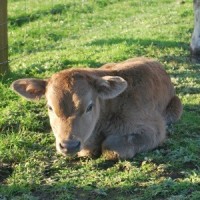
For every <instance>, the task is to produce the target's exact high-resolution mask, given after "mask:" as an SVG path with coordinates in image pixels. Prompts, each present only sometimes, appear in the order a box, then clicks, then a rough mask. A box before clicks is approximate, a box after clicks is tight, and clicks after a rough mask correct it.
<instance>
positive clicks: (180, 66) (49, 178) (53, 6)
mask: <svg viewBox="0 0 200 200" xmlns="http://www.w3.org/2000/svg"><path fill="white" fill-rule="evenodd" d="M8 11H9V13H8V14H9V55H10V67H11V73H10V74H8V75H6V76H3V77H1V79H0V110H1V115H0V132H1V133H0V199H3V200H7V199H12V200H40V199H48V200H49V199H50V200H51V199H52V200H53V199H58V200H62V199H63V200H67V199H69V200H73V199H80V200H90V199H91V200H93V199H97V200H100V199H105V200H110V199H115V200H124V199H126V200H151V199H153V200H161V199H167V200H186V199H188V200H198V199H200V158H199V155H200V148H199V147H200V134H199V133H200V106H199V105H200V65H197V64H194V63H191V62H190V60H189V43H190V39H191V33H192V30H193V5H192V1H189V0H185V1H181V0H177V1H174V0H148V1H138V0H95V1H92V0H85V1H81V0H76V1H72V0H53V1H47V0H38V1H30V0H26V1H24V0H9V4H8ZM137 56H147V57H153V58H155V59H157V60H159V61H160V62H162V63H163V65H164V67H165V69H166V70H167V72H168V73H169V74H170V75H171V77H172V81H173V83H174V85H175V87H176V90H177V93H178V95H179V97H180V98H181V100H182V102H183V104H184V113H183V116H182V119H181V120H180V121H179V122H178V123H177V124H175V125H173V126H172V127H170V128H169V130H168V132H169V134H168V139H167V140H166V142H165V143H164V144H163V145H161V146H160V147H159V148H157V149H156V150H154V151H151V152H148V153H143V154H140V155H137V156H136V157H135V158H134V159H132V160H127V161H118V162H116V161H108V160H105V159H104V158H102V157H101V158H99V159H96V160H92V159H78V158H64V157H62V156H59V155H57V154H56V151H55V144H54V137H53V134H52V132H51V129H50V126H49V121H48V116H47V111H46V108H45V102H44V101H42V102H39V103H33V102H27V101H25V100H24V99H22V98H20V97H18V96H17V95H16V94H14V93H13V92H12V91H11V90H10V84H11V82H12V81H14V80H16V79H18V78H22V77H49V76H50V75H52V74H53V73H55V72H57V71H59V70H61V69H64V68H70V67H82V66H83V67H94V68H96V67H99V66H101V65H102V64H104V63H107V62H117V61H122V60H125V59H128V58H131V57H137Z"/></svg>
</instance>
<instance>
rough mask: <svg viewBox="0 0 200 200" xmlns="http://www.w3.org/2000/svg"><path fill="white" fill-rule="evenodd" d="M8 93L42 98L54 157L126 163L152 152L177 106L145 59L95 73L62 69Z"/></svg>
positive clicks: (163, 76) (162, 76)
mask: <svg viewBox="0 0 200 200" xmlns="http://www.w3.org/2000/svg"><path fill="white" fill-rule="evenodd" d="M12 88H13V89H14V90H15V91H16V92H17V93H18V94H20V95H22V96H24V97H25V98H27V99H29V100H37V99H40V97H42V96H43V95H45V97H46V100H47V105H48V112H49V118H50V124H51V127H52V129H53V132H54V135H55V138H56V148H57V151H58V152H60V153H62V154H64V155H67V154H75V153H78V155H79V156H99V155H100V154H101V153H102V152H104V151H105V152H111V153H113V154H114V155H115V156H117V157H119V158H122V159H126V158H132V157H133V156H134V155H135V154H136V153H139V152H142V151H147V150H150V149H153V148H155V147H157V146H158V145H159V144H160V143H162V142H163V141H164V139H165V137H166V125H167V124H170V123H173V122H175V121H177V120H178V119H179V118H180V116H181V114H182V104H181V102H180V100H179V98H178V97H177V96H176V95H175V91H174V87H173V85H172V83H171V81H170V78H169V76H168V75H167V73H166V72H165V70H164V69H163V68H162V66H161V64H160V63H158V62H157V61H154V60H151V59H147V58H137V59H130V60H127V61H124V62H121V63H111V64H106V65H104V66H102V67H101V68H99V69H67V70H63V71H61V72H58V73H56V74H54V75H53V76H52V77H51V78H49V79H44V80H39V79H20V80H17V81H15V82H14V83H13V84H12Z"/></svg>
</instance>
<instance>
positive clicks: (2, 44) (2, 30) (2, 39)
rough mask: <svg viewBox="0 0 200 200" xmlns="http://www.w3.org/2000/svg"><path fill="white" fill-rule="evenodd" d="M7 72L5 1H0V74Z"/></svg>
mask: <svg viewBox="0 0 200 200" xmlns="http://www.w3.org/2000/svg"><path fill="white" fill-rule="evenodd" d="M7 71H9V66H8V27H7V0H0V74H5V73H6V72H7Z"/></svg>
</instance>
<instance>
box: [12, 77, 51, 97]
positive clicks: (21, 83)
mask: <svg viewBox="0 0 200 200" xmlns="http://www.w3.org/2000/svg"><path fill="white" fill-rule="evenodd" d="M46 85H47V81H46V80H40V79H34V78H28V79H19V80H16V81H14V82H13V83H12V85H11V88H12V89H13V90H14V91H15V92H16V93H17V94H19V95H21V96H23V97H25V98H26V99H28V100H39V99H40V98H41V97H42V96H43V95H44V94H45V91H46Z"/></svg>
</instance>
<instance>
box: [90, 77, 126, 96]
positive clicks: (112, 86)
mask: <svg viewBox="0 0 200 200" xmlns="http://www.w3.org/2000/svg"><path fill="white" fill-rule="evenodd" d="M93 86H94V88H95V90H96V91H97V94H98V96H99V97H100V98H102V99H112V98H115V97H116V96H118V95H119V94H121V93H122V92H123V91H124V90H125V89H126V88H127V82H126V81H125V80H124V79H123V78H121V77H120V76H103V77H101V78H99V77H98V78H97V79H95V82H94V85H93Z"/></svg>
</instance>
